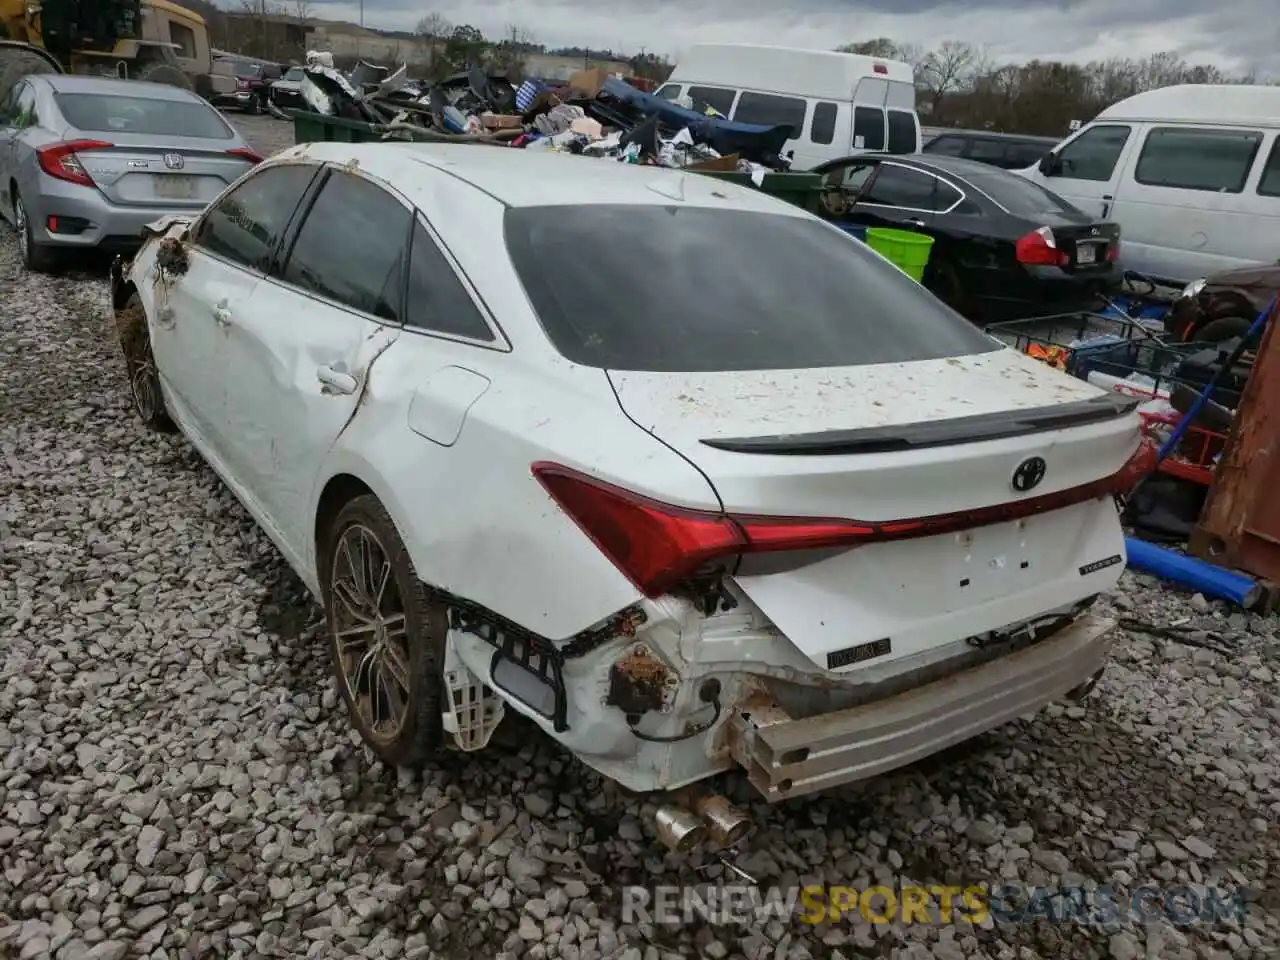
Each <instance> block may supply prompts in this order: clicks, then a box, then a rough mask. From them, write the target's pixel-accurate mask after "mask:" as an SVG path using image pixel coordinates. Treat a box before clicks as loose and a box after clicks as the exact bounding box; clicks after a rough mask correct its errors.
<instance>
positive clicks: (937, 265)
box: [924, 260, 978, 321]
mask: <svg viewBox="0 0 1280 960" xmlns="http://www.w3.org/2000/svg"><path fill="white" fill-rule="evenodd" d="M924 279H925V284H924V285H925V286H926V287H927V288H928V289H929V291H930V292H931V293H932V294H933V295H934V296H935V297H937V298H938V299H939V300H941V301H942V302H943V303H945V304H946V305H947V306H949V307H950V308H951V309H952V310H954V311H956V313H959V314H961V315H962V316H964V317H966V318H968V319H969V320H974V321H976V320H977V319H978V317H977V307H976V305H975V303H974V299H973V296H972V294H970V292H969V290H968V288H967V287H966V286H965V284H964V281H963V280H961V279H960V273H959V271H958V270H956V268H955V267H954V266H952V264H951V263H950V262H949V261H947V260H938V261H937V262H932V263H930V264H929V265H928V267H926V268H925V278H924Z"/></svg>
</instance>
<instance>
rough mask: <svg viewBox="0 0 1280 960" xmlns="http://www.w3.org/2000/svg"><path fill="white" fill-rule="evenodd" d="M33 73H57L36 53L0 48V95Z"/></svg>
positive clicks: (7, 47)
mask: <svg viewBox="0 0 1280 960" xmlns="http://www.w3.org/2000/svg"><path fill="white" fill-rule="evenodd" d="M33 73H57V71H56V70H55V69H54V68H53V65H52V64H51V63H49V61H48V60H46V59H45V58H44V57H42V56H40V55H39V54H37V53H31V52H30V51H28V50H23V49H21V48H15V47H11V46H4V47H0V95H3V94H4V93H8V92H9V91H10V90H12V89H13V85H14V84H15V83H17V82H18V81H19V80H21V79H22V78H23V77H25V76H29V75H30V74H33Z"/></svg>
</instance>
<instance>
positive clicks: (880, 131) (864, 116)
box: [853, 107, 884, 150]
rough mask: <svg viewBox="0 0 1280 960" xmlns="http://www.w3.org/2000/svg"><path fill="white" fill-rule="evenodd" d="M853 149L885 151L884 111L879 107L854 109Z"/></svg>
mask: <svg viewBox="0 0 1280 960" xmlns="http://www.w3.org/2000/svg"><path fill="white" fill-rule="evenodd" d="M853 149H855V150H883V149H884V111H883V110H881V109H880V108H879V107H854V108H853Z"/></svg>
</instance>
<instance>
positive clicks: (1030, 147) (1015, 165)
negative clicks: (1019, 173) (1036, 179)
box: [1004, 143, 1053, 170]
mask: <svg viewBox="0 0 1280 960" xmlns="http://www.w3.org/2000/svg"><path fill="white" fill-rule="evenodd" d="M1052 149H1053V144H1051V143H1010V144H1008V145H1007V146H1006V147H1005V154H1004V161H1005V164H1006V166H1008V168H1009V169H1010V170H1021V169H1023V168H1024V167H1034V166H1035V165H1036V164H1037V163H1039V162H1040V158H1041V157H1043V156H1044V155H1045V154H1046V153H1048V152H1049V151H1050V150H1052Z"/></svg>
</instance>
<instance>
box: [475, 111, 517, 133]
mask: <svg viewBox="0 0 1280 960" xmlns="http://www.w3.org/2000/svg"><path fill="white" fill-rule="evenodd" d="M480 122H481V123H482V124H484V127H485V129H486V130H517V129H519V128H520V127H521V125H522V124H521V123H520V118H519V117H512V116H508V115H507V114H502V113H482V114H480Z"/></svg>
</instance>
